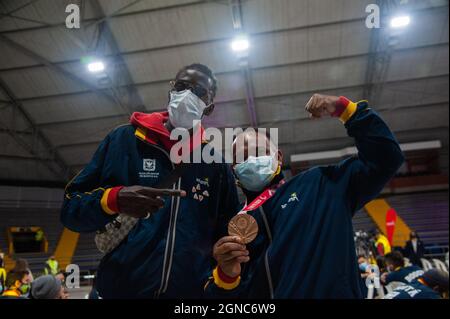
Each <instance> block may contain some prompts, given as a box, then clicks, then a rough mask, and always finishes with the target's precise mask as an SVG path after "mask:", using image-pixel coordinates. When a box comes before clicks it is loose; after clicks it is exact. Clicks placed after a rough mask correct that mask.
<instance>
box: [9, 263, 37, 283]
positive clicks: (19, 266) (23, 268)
mask: <svg viewBox="0 0 450 319" xmlns="http://www.w3.org/2000/svg"><path fill="white" fill-rule="evenodd" d="M11 271H12V272H18V273H19V272H28V276H29V277H30V280H31V281H33V279H34V278H33V273H32V272H31V270H30V265H28V261H27V260H26V259H23V258H18V259H16V263H15V265H14V268H13V269H12V270H11ZM31 281H30V282H31Z"/></svg>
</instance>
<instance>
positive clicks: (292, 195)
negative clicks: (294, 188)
mask: <svg viewBox="0 0 450 319" xmlns="http://www.w3.org/2000/svg"><path fill="white" fill-rule="evenodd" d="M292 202H299V200H298V197H297V193H295V192H294V193H292V194H291V196H290V197H289V199H288V201H287V203H285V204H281V209H285V208H286V206H287V205H288V204H289V203H292Z"/></svg>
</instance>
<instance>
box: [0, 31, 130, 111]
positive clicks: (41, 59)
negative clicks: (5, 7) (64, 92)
mask: <svg viewBox="0 0 450 319" xmlns="http://www.w3.org/2000/svg"><path fill="white" fill-rule="evenodd" d="M0 40H1V41H3V42H5V43H6V44H8V45H9V46H11V47H13V48H15V49H16V50H18V51H19V52H21V53H23V54H25V55H27V56H28V57H30V58H32V59H34V60H35V61H38V62H39V63H42V64H43V65H45V66H46V67H48V68H50V69H52V70H53V71H55V72H57V73H60V74H62V75H64V76H66V77H67V78H69V79H71V80H72V81H74V82H76V83H78V84H80V85H81V86H83V87H86V88H87V89H89V91H91V92H93V93H96V94H98V95H100V96H102V97H104V98H105V99H107V100H108V101H109V102H111V103H114V104H119V105H120V106H121V107H122V105H121V104H120V103H119V102H118V101H117V100H116V98H115V97H113V96H112V95H110V94H109V93H107V91H106V90H101V89H98V88H97V87H96V86H95V85H94V84H92V83H90V82H89V81H87V80H85V79H83V78H80V77H78V76H77V75H75V74H73V73H71V72H69V71H67V70H66V69H64V68H63V67H61V66H60V65H55V64H53V63H52V62H50V61H49V60H47V59H46V58H44V57H42V56H40V55H39V54H37V53H36V52H34V51H32V50H30V49H28V48H26V47H24V46H23V45H21V44H19V43H17V42H15V41H13V40H11V39H10V38H8V37H7V36H5V35H2V34H0Z"/></svg>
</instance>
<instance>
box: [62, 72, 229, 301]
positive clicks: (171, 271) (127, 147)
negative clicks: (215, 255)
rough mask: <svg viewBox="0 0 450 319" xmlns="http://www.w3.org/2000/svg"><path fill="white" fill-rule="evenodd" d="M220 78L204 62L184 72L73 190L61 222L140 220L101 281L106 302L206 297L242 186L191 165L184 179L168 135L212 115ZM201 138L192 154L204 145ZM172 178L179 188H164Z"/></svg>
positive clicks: (85, 228) (210, 168)
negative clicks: (155, 108)
mask: <svg viewBox="0 0 450 319" xmlns="http://www.w3.org/2000/svg"><path fill="white" fill-rule="evenodd" d="M216 82H217V81H216V79H215V77H214V75H213V73H212V72H211V70H210V69H209V68H208V67H206V66H205V65H202V64H192V65H189V66H186V67H184V68H183V69H181V70H180V71H179V72H178V74H177V75H176V77H175V79H174V81H172V82H171V90H170V92H169V101H168V111H166V112H160V113H152V114H144V113H134V114H133V115H132V116H131V120H130V125H125V126H121V127H119V128H116V129H115V130H113V131H112V132H111V133H110V134H109V135H108V136H107V137H106V138H105V140H104V141H103V142H102V143H101V145H100V146H99V148H98V150H97V152H96V153H95V155H94V157H93V159H92V161H91V162H90V163H89V164H88V165H87V166H86V167H85V169H84V170H83V171H81V173H80V174H79V175H77V176H76V177H75V178H74V180H73V181H72V182H70V183H69V185H68V186H67V187H66V196H65V201H64V204H63V208H62V212H61V219H62V222H63V224H64V225H65V226H66V227H68V228H69V229H71V230H73V231H76V232H95V231H99V230H102V229H103V228H104V227H105V225H107V224H108V223H110V222H111V221H113V220H114V219H115V218H116V216H117V215H119V214H121V215H125V216H131V217H134V218H138V219H139V220H138V222H137V224H136V225H135V226H134V228H132V229H131V231H130V232H129V233H128V235H127V237H125V239H124V240H123V241H122V242H121V243H120V244H119V245H118V246H117V247H115V248H114V250H112V251H111V252H109V253H108V254H106V256H105V257H104V258H103V259H102V262H101V264H100V266H99V269H98V277H97V281H96V286H97V287H96V288H97V290H98V292H99V295H100V296H101V297H102V298H199V297H201V296H202V294H203V283H204V280H205V279H206V277H207V273H208V271H209V267H210V265H211V251H212V245H213V243H214V242H215V240H217V238H219V236H223V235H224V234H225V231H226V221H227V220H229V219H230V217H231V215H232V214H233V213H235V211H236V207H237V205H238V199H237V194H236V189H235V182H234V178H233V174H232V173H231V170H230V168H229V166H228V165H226V164H205V163H198V164H189V169H188V170H187V169H184V170H182V171H181V173H180V170H178V168H179V167H175V165H174V163H172V162H171V159H170V157H169V153H170V150H171V147H172V146H174V145H175V143H177V142H178V141H174V140H170V132H171V131H172V130H173V129H175V128H177V127H182V128H187V129H191V128H192V125H193V124H192V121H193V120H200V119H201V118H202V117H203V116H205V115H209V114H211V112H212V111H213V109H214V104H213V101H214V97H215V94H216V89H217V83H216ZM190 131H191V133H192V135H196V134H200V135H201V134H202V129H201V128H200V129H198V130H190ZM194 132H195V133H194ZM200 137H201V136H200ZM197 140H201V139H196V138H195V136H194V138H192V142H193V143H192V144H190V151H192V150H193V149H194V148H196V147H201V145H195V142H196V141H197ZM188 142H189V143H191V141H188ZM175 172H178V173H176V178H175V179H174V181H175V183H174V182H173V181H171V180H172V177H173V176H174V174H175ZM165 180H170V183H169V184H172V183H173V188H172V189H159V187H160V186H159V185H161V184H164V181H165ZM169 187H170V186H169Z"/></svg>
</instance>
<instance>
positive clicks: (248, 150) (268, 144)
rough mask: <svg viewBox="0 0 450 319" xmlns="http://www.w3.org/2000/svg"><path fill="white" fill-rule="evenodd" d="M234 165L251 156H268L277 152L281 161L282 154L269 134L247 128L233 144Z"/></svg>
mask: <svg viewBox="0 0 450 319" xmlns="http://www.w3.org/2000/svg"><path fill="white" fill-rule="evenodd" d="M232 150H233V165H236V164H239V163H242V162H244V161H246V160H247V159H248V158H249V157H250V156H253V157H258V156H267V155H274V154H277V159H278V161H280V162H281V160H282V154H281V152H280V151H279V150H278V148H277V147H276V146H275V144H274V143H273V142H272V141H271V140H270V138H269V137H268V136H267V134H266V132H265V131H264V132H261V131H259V130H258V131H255V130H254V129H247V130H245V131H244V132H242V133H240V134H238V135H237V136H236V138H235V139H234V142H233V145H232Z"/></svg>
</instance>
